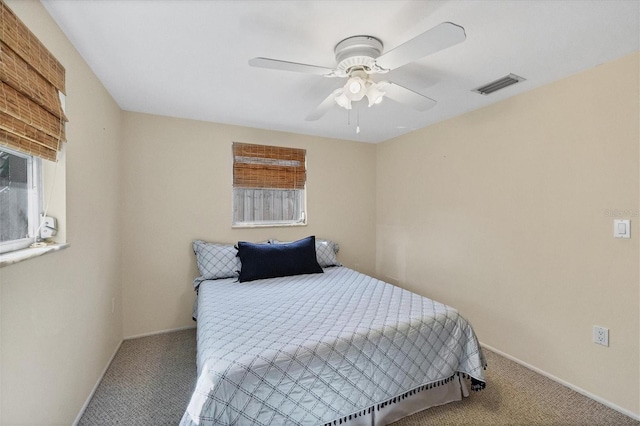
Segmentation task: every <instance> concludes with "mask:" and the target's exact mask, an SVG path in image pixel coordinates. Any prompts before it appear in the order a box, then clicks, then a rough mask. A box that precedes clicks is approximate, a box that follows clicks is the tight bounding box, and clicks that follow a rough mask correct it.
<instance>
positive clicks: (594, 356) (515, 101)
mask: <svg viewBox="0 0 640 426" xmlns="http://www.w3.org/2000/svg"><path fill="white" fill-rule="evenodd" d="M638 58H639V56H638V55H637V54H634V55H631V56H629V57H626V58H623V59H620V60H617V61H614V62H612V63H608V64H604V65H601V66H598V67H596V68H594V69H591V70H589V71H586V72H583V73H581V74H578V75H575V76H572V77H570V78H567V79H564V80H561V81H558V82H555V83H553V84H550V85H547V86H544V87H542V88H539V89H536V90H532V91H530V92H528V93H525V94H522V95H519V96H516V97H513V98H511V99H508V100H505V101H502V102H500V103H498V104H495V105H493V106H490V107H487V108H484V109H481V110H477V111H474V112H471V113H468V114H465V115H463V116H460V117H457V118H454V119H451V120H448V121H446V122H442V123H440V124H437V125H434V126H430V127H428V128H426V129H422V130H420V131H416V132H414V133H412V134H409V135H405V136H403V137H399V138H397V139H394V140H391V141H387V142H385V143H382V144H379V145H377V196H376V198H377V208H376V213H377V219H376V221H377V262H376V270H377V273H378V275H380V276H381V277H383V278H384V277H389V279H390V280H391V281H397V282H399V283H400V284H401V285H402V286H404V287H406V288H408V289H410V290H413V291H416V292H418V293H420V294H423V295H425V296H428V297H431V298H434V299H437V300H440V301H443V302H445V303H448V304H450V305H452V306H454V307H457V308H458V309H459V310H460V311H461V313H462V314H463V315H465V316H466V317H467V318H469V319H470V320H471V322H472V324H473V325H474V327H475V329H476V332H477V333H478V335H479V339H480V340H481V341H482V342H484V343H485V344H488V345H490V346H492V347H494V348H497V349H499V350H501V351H503V352H505V353H507V354H509V355H511V356H513V357H515V358H518V359H520V360H522V361H524V362H526V363H529V364H531V365H533V366H535V367H537V368H539V369H542V370H543V371H546V372H547V373H549V374H551V375H554V376H556V377H558V378H560V379H562V380H565V381H567V382H569V383H571V384H573V385H575V386H577V387H579V388H582V389H583V390H586V391H587V392H590V393H592V394H594V395H596V396H598V397H600V398H604V399H605V400H608V401H610V402H612V403H614V404H616V405H618V406H619V407H622V408H623V409H625V410H628V411H630V412H632V413H635V414H636V415H638V413H640V405H639V404H640V393H639V392H640V374H639V369H640V356H639V353H640V351H639V336H640V330H639V320H640V314H639V286H640V284H639V283H640V279H639V262H640V261H639V259H640V253H639V250H638V242H639V241H640V217H639V207H640V204H639V199H638V193H639V149H638V148H639V138H640V137H639V127H640V123H639V116H640V110H639V106H638V104H639V99H640V96H639V88H638V80H639V67H638ZM506 90H508V89H506ZM614 210H618V211H620V213H612V211H614ZM612 214H618V215H621V216H624V217H625V218H630V219H631V222H632V226H631V229H632V237H631V239H625V240H623V239H614V238H613V236H612V233H613V219H614V217H612V216H611V215H612ZM593 325H600V326H603V327H607V328H609V329H610V347H608V348H607V347H603V346H598V345H595V344H594V343H592V342H591V338H592V334H591V333H592V326H593ZM489 368H491V366H489ZM523 385H524V386H526V383H525V384H523ZM489 386H490V384H489Z"/></svg>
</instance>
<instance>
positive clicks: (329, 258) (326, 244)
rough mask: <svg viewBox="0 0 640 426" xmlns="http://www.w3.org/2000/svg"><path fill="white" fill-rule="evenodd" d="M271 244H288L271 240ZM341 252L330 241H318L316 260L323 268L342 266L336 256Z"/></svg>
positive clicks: (337, 246) (336, 244) (336, 245)
mask: <svg viewBox="0 0 640 426" xmlns="http://www.w3.org/2000/svg"><path fill="white" fill-rule="evenodd" d="M269 242H270V243H271V244H286V243H284V242H282V241H278V240H269ZM338 251H340V246H339V245H338V243H335V242H333V241H330V240H322V239H316V259H317V260H318V264H319V265H320V266H321V267H323V268H329V267H331V266H342V263H340V262H338V258H337V257H336V254H338Z"/></svg>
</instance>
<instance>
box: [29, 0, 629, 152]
mask: <svg viewBox="0 0 640 426" xmlns="http://www.w3.org/2000/svg"><path fill="white" fill-rule="evenodd" d="M42 2H43V4H44V5H45V7H46V9H47V10H48V11H49V13H50V14H51V15H52V16H53V18H54V19H55V20H56V22H57V23H58V25H59V26H60V28H62V30H63V31H64V33H65V34H66V35H67V37H68V38H69V39H70V40H71V43H73V45H74V46H75V47H76V49H77V50H78V51H79V52H80V54H81V55H82V56H83V57H84V59H85V60H86V61H87V62H88V64H89V65H90V66H91V68H92V69H93V71H94V72H95V74H96V75H97V76H98V78H99V79H100V80H101V81H102V83H103V84H104V85H105V87H106V88H107V90H108V91H109V92H110V93H111V95H112V96H113V98H114V99H115V100H116V102H117V103H118V104H119V105H120V107H121V108H122V109H124V110H126V111H136V112H144V113H150V114H159V115H166V116H172V117H182V118H191V119H196V120H203V121H212V122H218V123H228V124H235V125H241V126H249V127H258V128H264V129H272V130H282V131H287V132H294V133H301V134H310V135H319V136H325V137H331V138H339V139H349V140H357V141H363V142H380V141H384V140H387V139H390V138H393V137H395V136H398V135H401V134H404V133H407V132H410V131H412V130H414V129H418V128H423V127H425V126H428V125H430V124H433V123H436V122H439V121H442V120H445V119H447V118H450V117H454V116H457V115H460V114H462V113H464V112H467V111H471V110H474V109H477V108H481V107H484V106H486V105H489V104H491V103H494V102H496V101H499V100H502V99H505V98H507V97H510V96H513V95H516V94H518V93H522V92H525V91H528V90H531V89H533V88H535V87H538V86H541V85H544V84H547V83H549V82H552V81H554V80H558V79H561V78H563V77H566V76H569V75H572V74H575V73H577V72H580V71H582V70H585V69H588V68H591V67H594V66H597V65H598V64H601V63H604V62H608V61H611V60H613V59H616V58H619V57H622V56H624V55H627V54H629V53H631V52H634V51H638V50H639V46H640V1H637V0H622V1H616V0H605V1H599V0H537V1H526V0H469V1H464V0H451V1H433V0H429V1H397V0H391V1H286V0H285V1H203V0H199V1H191V0H173V1H169V0H155V1H153V0H128V1H123V0H115V1H114V0H102V1H89V0H85V1H77V0H42ZM445 21H450V22H453V23H455V24H458V25H460V26H462V27H464V29H465V31H466V35H467V38H466V40H465V41H464V42H463V43H461V44H458V45H455V46H453V47H450V48H448V49H446V50H443V51H440V52H437V53H435V54H433V55H430V56H427V57H425V58H423V59H421V60H419V61H417V62H414V63H411V64H408V65H406V66H404V67H401V68H398V69H397V70H394V71H392V72H391V73H392V74H391V73H390V74H391V75H390V74H387V75H385V76H383V77H384V79H392V80H393V81H395V82H397V83H399V84H402V85H404V86H406V87H409V88H411V89H413V90H415V91H417V92H419V93H422V94H424V95H426V96H428V97H430V98H432V99H435V100H437V101H438V104H437V105H436V106H435V107H434V108H432V109H430V110H428V111H425V112H418V111H415V110H412V109H411V108H409V107H407V106H404V105H401V104H398V103H395V102H394V101H392V100H389V99H386V100H385V101H384V102H383V103H382V104H380V105H376V106H373V107H371V108H367V107H366V105H365V106H363V107H362V108H360V114H359V115H360V117H359V119H360V127H361V129H362V131H361V133H360V134H356V132H355V125H354V122H355V119H356V117H355V115H356V114H355V110H354V111H353V112H352V113H351V124H350V125H349V124H348V114H347V111H346V110H344V109H342V108H340V107H337V106H336V107H335V108H333V109H332V110H330V111H329V112H328V113H327V114H326V115H325V116H324V117H322V118H321V119H320V120H318V121H306V120H305V117H306V116H307V114H308V113H309V112H311V111H312V110H313V109H314V108H315V107H316V106H317V105H318V104H319V103H320V102H321V101H322V100H323V99H325V97H326V96H327V95H328V94H329V93H330V92H331V90H333V89H335V88H337V87H339V86H340V85H341V84H340V83H341V82H344V80H339V79H330V78H324V77H321V76H317V75H307V74H298V73H294V72H287V71H277V70H271V69H263V68H254V67H250V66H249V65H248V63H247V62H248V61H249V59H251V58H253V57H268V58H275V59H282V60H286V61H292V62H301V63H307V64H312V65H319V66H324V67H328V68H333V67H334V66H335V58H334V54H333V48H334V46H335V45H336V44H337V43H338V42H339V41H340V40H342V39H344V38H346V37H349V36H353V35H363V34H366V35H371V36H374V37H377V38H379V39H380V40H382V42H383V43H384V46H385V51H388V50H390V49H392V48H394V47H396V46H398V45H400V44H402V43H403V42H405V41H407V40H409V39H410V38H412V37H415V36H417V35H418V34H421V33H422V32H424V31H426V30H428V29H430V28H432V27H434V26H436V25H437V24H439V23H441V22H445ZM509 73H514V74H517V75H519V76H522V77H524V78H526V79H527V80H526V81H525V82H523V83H519V84H517V85H514V86H511V87H509V88H507V89H504V90H502V91H500V92H497V93H495V94H493V95H489V96H482V95H478V94H476V93H472V92H471V89H473V88H476V87H477V86H480V85H482V84H485V83H488V82H490V81H492V80H495V79H497V78H500V77H503V76H505V75H507V74H509ZM376 78H377V79H378V80H380V79H381V78H378V76H376ZM343 84H344V83H343Z"/></svg>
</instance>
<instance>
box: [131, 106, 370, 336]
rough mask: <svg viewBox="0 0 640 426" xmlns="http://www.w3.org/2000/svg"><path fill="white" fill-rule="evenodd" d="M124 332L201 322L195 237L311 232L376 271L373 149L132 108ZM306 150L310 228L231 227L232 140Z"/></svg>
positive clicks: (286, 236) (289, 236)
mask: <svg viewBox="0 0 640 426" xmlns="http://www.w3.org/2000/svg"><path fill="white" fill-rule="evenodd" d="M124 135H125V146H126V148H125V155H124V163H123V164H124V185H123V196H124V198H123V203H122V212H123V232H124V235H123V247H122V265H123V275H122V279H123V281H122V282H123V290H122V291H123V300H124V335H125V336H136V335H140V334H145V333H151V332H155V331H160V330H166V329H172V328H178V327H186V326H192V325H194V322H193V321H192V319H191V307H192V304H193V300H194V297H195V294H194V291H193V287H192V284H191V283H192V281H193V278H195V277H196V276H197V275H198V274H197V268H196V264H195V257H194V254H193V251H192V249H191V242H192V241H193V240H194V239H204V240H207V241H217V242H226V243H235V242H237V241H239V240H246V241H261V240H265V239H268V238H277V239H280V240H293V239H297V238H302V237H305V236H307V235H316V236H317V237H322V238H327V239H331V240H334V241H336V242H338V243H339V244H340V246H341V249H340V253H339V254H338V258H339V260H340V261H341V262H343V263H344V264H346V265H348V266H350V267H352V268H355V269H358V270H361V271H363V272H367V273H371V274H373V273H374V271H375V218H374V212H375V146H374V145H371V144H363V143H356V142H348V141H340V140H332V139H323V138H317V137H310V136H302V135H294V134H290V133H282V132H273V131H266V130H257V129H251V128H245V127H236V126H229V125H223V124H213V123H205V122H198V121H191V120H184V119H177V118H167V117H159V116H153V115H146V114H137V113H125V118H124ZM232 142H247V143H257V144H265V145H280V146H288V147H295V148H304V149H306V150H307V169H308V177H307V199H308V201H307V211H308V226H305V227H293V228H259V229H232V228H231V210H232V207H231V186H232V169H231V166H232V157H231V143H232Z"/></svg>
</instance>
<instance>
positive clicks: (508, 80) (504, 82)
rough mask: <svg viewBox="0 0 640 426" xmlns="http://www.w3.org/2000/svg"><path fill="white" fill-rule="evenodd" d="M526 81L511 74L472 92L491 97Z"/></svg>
mask: <svg viewBox="0 0 640 426" xmlns="http://www.w3.org/2000/svg"><path fill="white" fill-rule="evenodd" d="M525 80H526V78H523V77H520V76H517V75H515V74H509V75H507V76H505V77H502V78H499V79H497V80H495V81H492V82H491V83H489V84H485V85H484V86H480V87H476V88H475V89H473V90H472V92H476V93H480V94H481V95H489V94H491V93H493V92H497V91H498V90H500V89H504V88H505V87H509V86H511V85H512V84H516V83H520V82H521V81H525Z"/></svg>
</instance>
